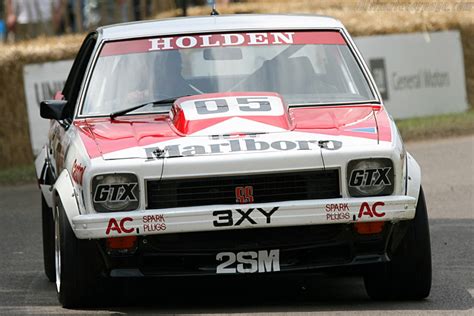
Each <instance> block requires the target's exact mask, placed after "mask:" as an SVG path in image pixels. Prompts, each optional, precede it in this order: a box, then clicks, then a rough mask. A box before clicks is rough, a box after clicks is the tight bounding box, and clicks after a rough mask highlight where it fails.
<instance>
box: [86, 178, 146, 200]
mask: <svg viewBox="0 0 474 316" xmlns="http://www.w3.org/2000/svg"><path fill="white" fill-rule="evenodd" d="M136 186H137V183H121V184H99V185H98V186H97V188H96V189H95V193H94V202H95V203H103V202H125V201H138V199H137V197H136V196H135V193H134V192H133V189H135V187H136Z"/></svg>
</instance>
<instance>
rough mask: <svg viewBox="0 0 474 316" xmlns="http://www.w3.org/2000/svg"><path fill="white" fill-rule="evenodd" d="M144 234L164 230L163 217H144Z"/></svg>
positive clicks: (160, 215)
mask: <svg viewBox="0 0 474 316" xmlns="http://www.w3.org/2000/svg"><path fill="white" fill-rule="evenodd" d="M142 221H143V231H144V232H158V231H162V230H166V223H165V216H164V215H163V214H159V215H145V216H143V218H142Z"/></svg>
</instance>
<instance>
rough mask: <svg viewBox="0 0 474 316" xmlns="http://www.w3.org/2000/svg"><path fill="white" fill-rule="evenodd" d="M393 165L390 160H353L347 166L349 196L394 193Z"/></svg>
mask: <svg viewBox="0 0 474 316" xmlns="http://www.w3.org/2000/svg"><path fill="white" fill-rule="evenodd" d="M393 178H394V176H393V163H392V161H391V160H390V159H388V158H374V159H360V160H352V161H350V162H349V164H348V165H347V184H348V188H349V194H350V195H351V196H354V197H361V196H379V195H390V194H392V193H393V187H394V185H393Z"/></svg>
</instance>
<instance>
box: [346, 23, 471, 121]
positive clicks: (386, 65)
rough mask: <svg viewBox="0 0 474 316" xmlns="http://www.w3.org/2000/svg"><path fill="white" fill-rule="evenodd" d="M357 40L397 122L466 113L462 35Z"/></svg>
mask: <svg viewBox="0 0 474 316" xmlns="http://www.w3.org/2000/svg"><path fill="white" fill-rule="evenodd" d="M355 42H356V45H357V47H358V48H359V50H360V51H361V53H362V55H363V56H364V58H365V60H366V62H367V64H368V65H369V67H370V69H371V71H372V74H373V76H374V79H375V81H376V83H377V86H378V88H379V90H380V94H381V95H382V98H383V99H384V103H385V105H386V107H387V109H388V110H389V112H390V113H391V114H392V115H393V116H394V117H395V118H409V117H417V116H430V115H437V114H443V113H453V112H463V111H466V110H467V108H468V101H467V94H466V81H465V74H464V62H463V60H464V59H463V52H462V45H461V38H460V34H459V32H458V31H448V32H434V33H413V34H397V35H381V36H367V37H357V38H355Z"/></svg>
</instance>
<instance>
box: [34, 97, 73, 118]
mask: <svg viewBox="0 0 474 316" xmlns="http://www.w3.org/2000/svg"><path fill="white" fill-rule="evenodd" d="M66 105H67V101H66V100H48V101H43V102H41V104H40V115H41V117H42V118H45V119H51V120H57V121H59V120H64V119H65V118H67V113H66V111H65V110H66Z"/></svg>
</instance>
